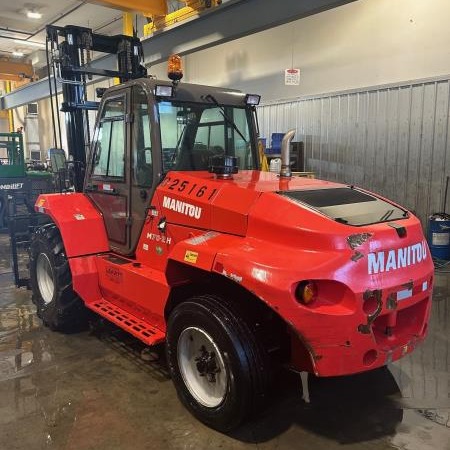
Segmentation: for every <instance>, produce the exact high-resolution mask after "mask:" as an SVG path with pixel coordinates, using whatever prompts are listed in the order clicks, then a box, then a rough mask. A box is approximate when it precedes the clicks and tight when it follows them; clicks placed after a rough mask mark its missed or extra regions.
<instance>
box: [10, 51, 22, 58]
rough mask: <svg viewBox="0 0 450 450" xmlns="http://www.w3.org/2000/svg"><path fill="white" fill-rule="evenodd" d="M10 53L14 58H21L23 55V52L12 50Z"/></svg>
mask: <svg viewBox="0 0 450 450" xmlns="http://www.w3.org/2000/svg"><path fill="white" fill-rule="evenodd" d="M12 55H13V56H14V57H16V58H22V56H24V53H22V52H12Z"/></svg>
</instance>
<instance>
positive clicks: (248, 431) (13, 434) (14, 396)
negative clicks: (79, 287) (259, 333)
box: [0, 236, 450, 450]
mask: <svg viewBox="0 0 450 450" xmlns="http://www.w3.org/2000/svg"><path fill="white" fill-rule="evenodd" d="M7 255H8V246H7V241H6V239H5V237H4V236H0V449H1V450H14V449H27V450H34V449H49V448H54V449H71V450H85V449H95V450H103V449H108V450H114V449H121V450H128V449H133V450H140V449H211V448H223V449H243V448H260V449H272V448H277V449H294V448H296V449H298V448H301V449H308V450H309V449H311V450H312V449H327V450H333V449H338V448H339V449H342V448H345V449H367V450H370V449H392V448H397V449H405V450H406V449H407V450H428V449H430V450H449V449H450V376H449V371H450V337H449V334H450V333H449V332H450V299H449V293H450V283H449V281H450V278H449V277H448V275H438V276H436V287H435V296H434V299H433V315H432V320H431V324H430V328H429V330H430V331H429V337H428V339H427V341H426V343H425V344H423V345H422V346H421V347H420V348H418V349H417V350H416V351H415V352H414V353H413V354H412V355H410V356H407V357H405V358H404V359H402V360H401V361H399V362H398V363H395V364H391V365H390V366H389V367H388V368H386V369H381V370H376V371H372V372H369V373H366V374H362V375H357V376H351V377H342V378H334V379H317V378H314V377H310V380H309V394H310V403H309V404H307V403H305V402H303V401H302V391H301V383H300V377H299V376H298V375H294V374H289V373H286V374H283V375H282V376H281V378H280V380H279V381H278V384H277V385H278V386H279V389H278V391H277V392H274V395H273V397H274V398H273V401H272V405H271V407H270V408H268V409H267V410H266V411H264V412H263V413H262V414H261V416H260V417H259V418H257V419H255V420H254V421H253V422H251V423H249V424H247V425H246V426H244V427H242V428H241V429H240V430H238V431H236V432H234V433H233V434H232V435H223V434H220V433H217V432H215V431H212V430H210V429H208V428H207V427H205V426H204V425H202V424H201V423H199V422H197V421H196V420H195V419H194V418H193V417H191V416H190V415H189V413H187V412H186V410H185V409H184V408H183V407H182V406H181V404H180V403H179V401H178V400H177V397H176V393H175V390H174V388H173V386H172V383H171V381H170V379H169V377H168V375H167V370H166V367H165V364H164V359H163V356H162V355H163V349H162V348H157V349H152V351H149V349H146V348H145V346H143V345H142V344H141V343H140V342H139V341H137V340H135V339H134V338H132V337H130V336H129V335H127V334H126V333H124V332H122V331H120V330H118V329H117V328H115V327H113V326H111V325H109V324H105V323H103V322H102V321H101V320H98V321H96V322H95V323H94V324H93V326H92V329H90V330H87V331H84V332H80V333H77V334H72V335H63V334H60V333H53V332H51V331H50V330H48V329H46V328H43V327H42V324H41V322H40V320H39V319H38V318H37V317H36V315H35V309H34V307H33V305H32V303H31V300H30V293H29V292H28V291H26V290H24V289H20V290H19V289H15V288H14V286H13V281H12V275H11V270H10V268H9V263H8V256H7Z"/></svg>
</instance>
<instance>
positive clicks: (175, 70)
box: [167, 55, 183, 81]
mask: <svg viewBox="0 0 450 450" xmlns="http://www.w3.org/2000/svg"><path fill="white" fill-rule="evenodd" d="M167 76H168V77H169V79H171V80H172V81H180V80H181V79H182V78H183V68H182V64H181V57H180V56H179V55H171V56H170V57H169V62H168V64H167Z"/></svg>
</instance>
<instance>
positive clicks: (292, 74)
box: [284, 69, 300, 86]
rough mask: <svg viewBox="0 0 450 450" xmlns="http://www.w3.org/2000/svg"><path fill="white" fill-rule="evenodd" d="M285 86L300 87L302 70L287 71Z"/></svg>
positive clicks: (285, 73) (285, 72)
mask: <svg viewBox="0 0 450 450" xmlns="http://www.w3.org/2000/svg"><path fill="white" fill-rule="evenodd" d="M284 84H285V85H286V86H298V85H299V84H300V69H285V71H284Z"/></svg>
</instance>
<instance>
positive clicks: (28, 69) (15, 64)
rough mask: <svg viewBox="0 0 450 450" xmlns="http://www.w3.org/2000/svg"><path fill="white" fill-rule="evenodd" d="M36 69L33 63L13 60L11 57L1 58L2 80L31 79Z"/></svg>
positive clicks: (0, 75)
mask: <svg viewBox="0 0 450 450" xmlns="http://www.w3.org/2000/svg"><path fill="white" fill-rule="evenodd" d="M33 75H34V71H33V66H32V65H31V63H27V62H19V61H12V60H11V59H9V58H3V59H0V80H3V81H22V80H24V79H29V80H31V79H32V78H33Z"/></svg>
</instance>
